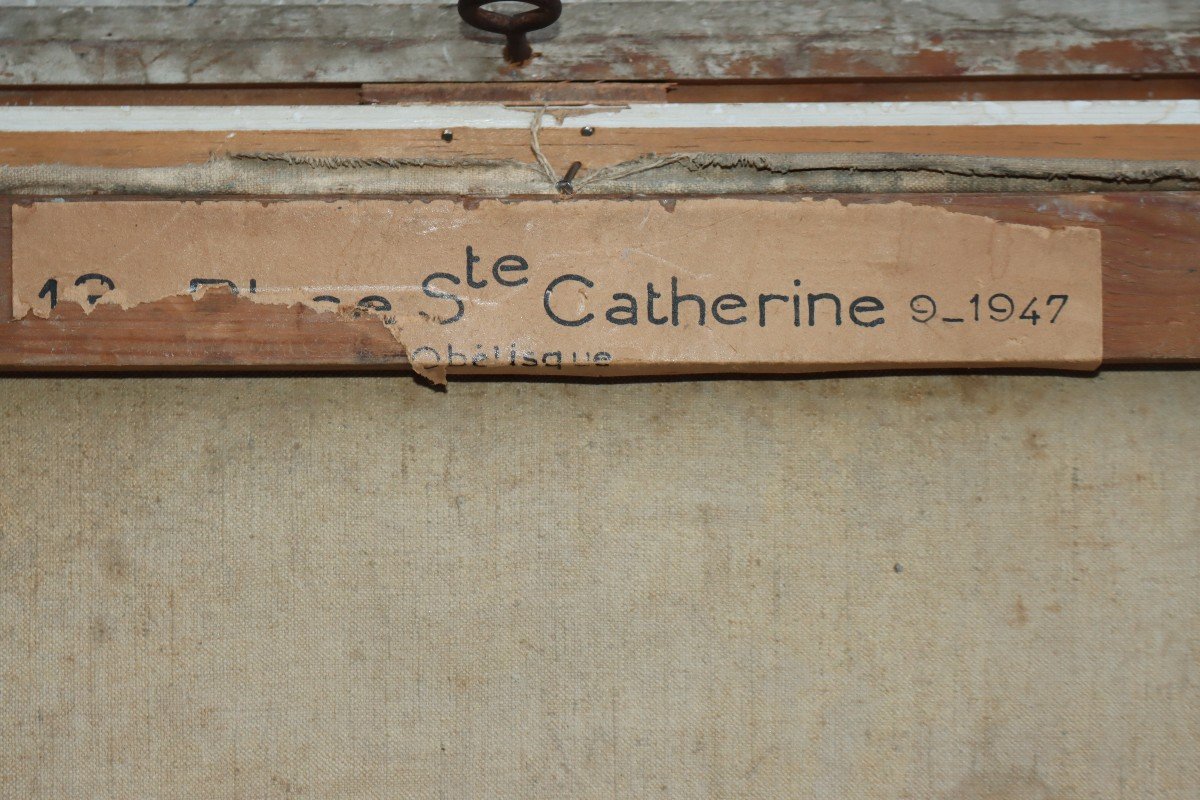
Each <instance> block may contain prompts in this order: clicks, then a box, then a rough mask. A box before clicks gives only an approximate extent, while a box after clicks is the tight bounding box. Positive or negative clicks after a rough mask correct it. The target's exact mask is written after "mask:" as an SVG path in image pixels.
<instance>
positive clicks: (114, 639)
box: [0, 371, 1200, 800]
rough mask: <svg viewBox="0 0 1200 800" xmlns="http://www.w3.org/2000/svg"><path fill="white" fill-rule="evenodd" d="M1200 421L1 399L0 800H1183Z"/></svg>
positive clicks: (745, 390)
mask: <svg viewBox="0 0 1200 800" xmlns="http://www.w3.org/2000/svg"><path fill="white" fill-rule="evenodd" d="M1198 397H1200V372H1186V371H1180V372H1160V373H1156V372H1125V373H1122V372H1112V373H1106V374H1102V375H1101V376H1100V377H1097V378H1067V377H1044V376H1021V377H1016V376H942V377H905V376H902V377H874V378H841V379H833V380H830V379H816V380H778V381H771V380H761V381H703V382H665V383H653V382H645V383H626V384H607V385H592V384H562V383H557V384H556V383H544V384H537V383H518V382H498V383H487V382H480V383H453V382H452V383H451V386H450V388H449V391H448V392H445V393H442V392H436V391H433V390H430V389H428V388H425V387H422V386H419V385H417V384H415V383H414V382H413V381H412V380H411V379H410V378H407V377H371V378H345V377H329V378H288V379H283V378H256V379H230V378H224V379H220V378H214V379H198V378H192V379H166V378H158V379H145V380H135V379H124V380H109V379H83V380H79V379H77V380H49V379H45V380H43V379H8V380H4V381H0V420H2V425H0V797H4V798H22V799H28V800H48V799H49V798H89V799H91V798H96V799H100V798H120V799H121V800H128V799H130V798H196V799H197V800H201V799H202V800H226V799H232V798H431V799H432V798H448V799H450V800H466V799H468V798H504V799H509V798H511V799H512V800H518V799H519V800H536V799H537V798H547V799H549V798H555V799H556V800H557V799H559V798H572V799H576V798H578V799H579V800H584V799H586V798H605V799H606V800H609V799H611V798H652V797H662V798H697V799H700V798H712V799H713V800H716V799H717V798H722V799H723V798H747V799H751V798H753V799H754V800H776V799H777V798H820V799H828V800H833V799H834V798H838V799H840V798H846V799H847V800H872V799H873V798H880V799H882V798H913V800H925V799H926V798H934V799H937V798H946V799H947V800H950V799H951V798H953V799H954V800H962V799H975V798H979V799H980V800H982V799H983V798H987V799H988V800H1068V799H1074V798H1114V800H1115V799H1116V798H1156V799H1161V800H1194V798H1196V797H1197V796H1198V795H1197V791H1198V789H1197V787H1200V695H1198V691H1200V690H1198V689H1197V681H1198V679H1200V580H1198V579H1200V522H1198V519H1200V500H1198V494H1200V492H1198V491H1197V490H1198V487H1200V465H1198V463H1197V458H1196V455H1197V452H1200V421H1198V418H1197V415H1196V413H1195V412H1196V404H1197V398H1198Z"/></svg>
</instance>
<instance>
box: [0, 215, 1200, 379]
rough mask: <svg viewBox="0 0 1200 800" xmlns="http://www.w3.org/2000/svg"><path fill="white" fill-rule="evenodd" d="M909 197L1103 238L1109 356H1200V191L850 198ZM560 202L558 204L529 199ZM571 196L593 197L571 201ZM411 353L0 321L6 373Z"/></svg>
mask: <svg viewBox="0 0 1200 800" xmlns="http://www.w3.org/2000/svg"><path fill="white" fill-rule="evenodd" d="M839 199H841V200H843V201H844V202H851V203H861V202H894V201H896V200H904V201H908V202H912V203H919V204H924V205H936V206H939V207H944V208H950V209H954V210H956V211H961V212H965V213H972V214H980V215H985V216H988V217H991V218H994V219H999V220H1005V221H1011V222H1020V223H1026V224H1035V225H1044V226H1052V227H1053V226H1065V225H1082V226H1088V227H1096V228H1099V229H1100V230H1101V231H1102V234H1103V270H1104V351H1105V363H1107V364H1139V363H1171V362H1200V194H1183V193H1178V194H1175V193H1141V194H1126V195H1107V196H1106V195H888V196H864V195H853V196H842V197H840V198H839ZM527 202H552V201H527ZM574 202H587V201H586V200H583V201H574ZM3 217H4V225H3V226H0V254H3V257H0V313H5V314H6V318H8V319H11V310H10V303H9V298H8V296H7V295H8V292H9V291H10V286H11V262H10V258H9V256H8V254H9V253H10V248H11V238H10V236H9V233H8V218H9V209H8V208H7V207H5V209H4V214H3ZM405 364H406V360H405V355H404V351H403V349H402V348H401V347H400V345H399V344H398V343H397V342H396V340H395V339H394V338H393V337H392V336H391V334H390V333H389V332H388V331H387V330H386V329H385V328H384V326H383V325H382V323H380V322H378V321H377V320H373V319H370V318H361V319H349V318H346V317H341V316H338V315H335V314H327V313H319V312H316V311H312V310H309V309H305V308H302V307H299V306H296V307H291V308H285V307H281V306H268V305H258V304H254V303H251V302H250V301H248V300H244V299H243V300H239V299H237V298H234V297H231V296H228V295H220V294H210V295H208V296H206V297H205V298H204V299H202V300H200V301H195V300H193V299H192V298H191V297H177V298H170V299H167V300H162V301H159V302H155V303H149V304H145V305H142V306H137V307H134V308H132V309H130V310H121V309H120V308H117V307H114V306H99V307H97V308H96V309H95V310H94V311H93V312H92V313H91V314H88V315H85V314H84V313H83V312H82V311H81V310H80V309H78V308H77V307H73V306H69V305H66V304H64V305H62V306H60V308H59V310H58V312H57V313H56V316H54V317H53V318H51V319H37V318H33V317H29V318H26V319H21V320H16V321H9V322H5V323H0V369H4V370H9V371H12V370H45V369H58V370H63V369H71V370H75V369H80V370H90V369H135V368H137V369H142V368H148V369H149V368H153V369H193V368H202V367H203V368H208V367H220V368H231V369H284V368H287V369H292V368H331V367H337V368H343V367H344V368H361V367H379V366H403V365H405Z"/></svg>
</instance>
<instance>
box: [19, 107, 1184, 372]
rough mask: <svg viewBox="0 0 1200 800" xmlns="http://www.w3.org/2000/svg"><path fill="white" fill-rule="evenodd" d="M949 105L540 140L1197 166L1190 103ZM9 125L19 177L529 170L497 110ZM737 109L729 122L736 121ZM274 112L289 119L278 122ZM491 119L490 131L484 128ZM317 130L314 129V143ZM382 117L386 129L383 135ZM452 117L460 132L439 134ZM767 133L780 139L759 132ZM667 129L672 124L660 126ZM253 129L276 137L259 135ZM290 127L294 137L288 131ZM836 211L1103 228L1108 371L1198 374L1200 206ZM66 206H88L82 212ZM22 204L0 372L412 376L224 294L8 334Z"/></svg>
mask: <svg viewBox="0 0 1200 800" xmlns="http://www.w3.org/2000/svg"><path fill="white" fill-rule="evenodd" d="M918 105H920V104H918ZM945 105H946V104H942V106H941V107H938V104H927V105H926V106H923V107H921V108H914V109H911V112H912V113H911V114H910V115H909V116H908V117H905V116H904V114H903V113H901V114H897V113H896V112H895V110H894V109H893V110H892V111H890V112H889V115H880V114H879V113H877V112H878V110H877V109H871V108H868V107H863V108H857V109H856V108H849V107H840V108H838V109H836V110H835V112H836V113H833V112H829V113H828V114H827V115H826V117H824V118H821V119H819V120H817V121H818V123H819V124H811V123H802V124H797V123H796V120H801V121H803V120H806V119H812V117H811V114H812V113H813V112H814V109H812V108H806V109H800V110H799V111H795V110H794V111H793V113H792V116H791V117H788V116H787V114H786V113H785V112H783V111H781V109H779V108H778V107H775V108H761V109H741V111H743V112H745V113H743V114H742V117H744V118H748V119H753V120H756V121H757V126H756V127H743V126H736V127H733V126H729V125H723V124H717V123H712V122H708V123H705V124H697V123H696V120H701V121H703V120H706V119H708V117H706V114H709V112H708V111H707V110H706V109H704V108H699V109H696V108H693V109H692V110H691V112H690V115H689V113H683V112H675V111H668V110H667V109H669V108H681V107H680V106H674V107H669V106H668V107H661V108H655V110H654V112H653V113H648V112H647V111H646V109H644V108H643V109H641V110H640V112H639V113H631V112H632V111H637V109H633V110H626V111H614V110H612V109H594V110H592V111H593V113H589V114H584V115H580V116H571V115H570V112H569V110H568V111H564V112H563V116H561V117H553V116H548V117H547V126H546V128H545V129H544V130H543V131H542V133H541V141H542V148H543V151H544V152H545V154H546V156H547V157H548V158H549V159H550V161H551V162H552V163H554V164H555V165H557V166H564V167H565V165H566V164H568V163H570V162H571V161H575V160H579V161H582V162H583V163H584V165H585V168H586V169H595V168H598V167H600V166H604V165H607V164H611V163H614V162H617V161H621V160H624V159H628V158H632V157H635V156H638V155H642V154H645V153H648V152H658V153H662V152H688V151H691V152H705V151H707V152H762V153H803V152H836V151H841V152H855V151H859V152H880V151H906V152H924V153H943V154H945V153H952V154H963V155H970V154H978V155H1017V156H1038V157H1046V158H1054V157H1091V158H1128V159H1135V160H1136V159H1168V160H1169V159H1175V160H1182V161H1188V160H1191V161H1194V160H1196V159H1200V109H1198V108H1197V107H1196V104H1194V103H1192V104H1190V105H1189V104H1188V103H1187V102H1185V103H1184V104H1168V105H1160V106H1156V107H1150V106H1145V105H1141V106H1137V105H1126V106H1122V105H1121V104H1117V105H1113V106H1110V107H1097V106H1096V105H1087V104H1084V105H1076V106H1074V107H1073V109H1074V111H1075V112H1077V113H1075V115H1074V121H1075V122H1079V121H1083V122H1085V123H1091V124H1064V123H1067V122H1071V121H1072V120H1071V118H1070V116H1063V115H1061V114H1060V115H1059V116H1055V115H1054V114H1051V113H1043V112H1048V107H1041V108H1033V107H1029V106H1021V105H1020V104H1016V105H1010V106H1009V107H1007V108H1004V107H1000V108H992V109H991V110H990V112H988V113H976V114H975V116H974V117H972V118H971V119H970V120H968V122H969V124H955V121H954V120H953V119H951V118H948V117H939V116H938V115H939V114H941V113H943V112H945V111H946V108H945V107H944V106H945ZM1102 105H1103V104H1101V106H1102ZM1067 108H1071V107H1067ZM28 110H30V111H32V110H33V109H28ZM7 111H8V110H7V109H0V163H6V164H9V165H29V164H38V163H47V162H59V163H68V164H78V165H93V166H109V167H124V166H170V165H175V164H184V163H198V162H201V161H204V160H206V159H208V158H211V157H212V156H213V155H214V154H220V153H227V152H234V151H246V150H269V151H276V152H293V153H302V154H306V155H375V156H385V157H387V156H396V155H404V156H414V155H415V156H424V157H442V158H445V157H452V156H453V157H491V158H511V159H516V160H526V161H528V160H530V158H531V156H530V151H529V147H530V141H529V132H528V119H529V114H528V112H527V111H514V112H513V114H512V115H509V114H508V111H507V110H504V109H500V110H497V109H496V108H491V109H481V108H473V109H472V108H467V109H462V108H460V109H458V110H457V111H456V112H455V114H457V116H454V115H449V116H447V115H446V114H444V113H439V112H438V110H437V109H433V110H431V109H429V108H425V109H420V110H419V114H420V118H421V119H422V120H424V121H423V122H422V123H421V124H420V125H417V124H415V123H413V122H412V121H411V120H412V119H415V117H413V116H411V115H410V116H409V117H408V118H407V119H408V120H409V121H408V122H405V121H404V120H405V119H406V118H405V117H404V114H405V113H409V112H405V111H403V110H401V112H400V115H399V116H397V115H396V114H397V112H396V111H393V112H391V114H392V115H391V116H390V117H378V116H377V117H375V118H374V119H375V120H376V121H374V122H372V121H371V120H372V117H371V109H363V110H362V112H363V113H360V115H359V116H357V117H355V116H354V115H342V116H340V117H339V116H337V115H334V114H332V113H330V114H328V115H325V116H322V115H321V114H319V113H317V112H315V111H314V112H309V111H302V113H301V114H300V116H299V120H298V121H296V120H293V122H292V123H287V124H284V123H279V124H273V125H263V124H262V123H261V120H262V119H277V118H278V117H270V115H269V114H268V115H267V116H258V117H255V116H254V114H253V113H251V112H248V111H247V110H246V109H242V110H241V111H240V112H239V115H238V116H239V120H238V121H237V122H236V124H234V123H231V122H228V121H227V122H225V124H224V125H222V124H221V123H220V122H219V121H218V122H214V121H213V120H212V118H211V115H212V114H214V113H215V114H224V113H228V109H215V110H214V109H208V110H207V112H206V113H208V114H209V115H210V118H209V119H208V120H207V121H206V122H205V124H204V125H203V126H199V125H194V124H192V125H191V127H205V128H207V130H187V129H181V128H187V127H189V124H183V123H179V122H178V120H180V119H183V117H181V116H178V112H176V114H177V116H175V117H174V118H172V117H171V116H170V114H160V115H159V116H158V117H157V120H158V121H157V122H156V123H154V124H152V125H151V124H147V123H146V120H147V119H149V118H150V117H146V116H143V117H142V118H141V120H142V121H141V123H137V120H136V115H134V116H133V117H131V116H130V115H129V114H127V113H125V112H121V113H120V114H118V113H116V112H113V114H114V116H111V120H117V121H115V122H113V121H110V122H107V123H106V122H104V119H103V117H102V116H95V115H93V116H89V115H86V114H84V115H74V116H73V117H71V116H69V115H68V116H64V115H63V114H62V113H60V112H58V111H54V110H53V109H52V110H51V112H52V113H51V114H50V115H49V116H42V117H40V119H41V120H42V121H41V122H37V121H36V120H37V119H39V118H36V117H25V118H23V121H19V124H18V122H14V121H13V120H15V119H17V118H16V117H15V116H12V115H9V116H6V113H7ZM736 111H738V109H734V112H735V113H732V114H730V115H729V116H730V118H737V117H738V115H737V113H736ZM972 111H973V112H975V111H978V110H977V109H972ZM1084 112H1086V113H1084ZM272 113H284V114H288V113H292V112H289V111H287V110H285V109H280V110H279V112H272ZM412 113H413V114H416V113H418V112H412ZM55 114H57V115H58V116H57V117H55ZM122 114H124V116H122ZM489 114H490V115H491V118H492V122H491V123H490V124H480V120H481V119H485V118H487V117H488V115H489ZM639 114H640V115H639ZM805 114H810V116H807V117H806V116H805ZM306 115H307V116H306ZM837 115H840V117H839V116H837ZM855 115H857V116H855ZM1089 115H1090V116H1089ZM185 116H186V113H185ZM66 118H71V119H74V120H75V121H74V122H73V123H71V124H70V125H62V124H59V125H58V127H59V128H60V129H58V130H55V129H53V128H54V125H52V124H51V122H53V120H54V119H58V120H60V122H61V120H62V119H66ZM118 118H119V119H118ZM130 119H134V122H130V121H129V120H130ZM170 119H175V120H176V122H175V123H171V122H170V121H169V120H170ZM218 119H219V118H218ZM256 119H257V120H259V122H256V121H255V120H256ZM306 119H307V120H309V121H311V120H314V119H315V120H317V121H318V123H319V124H315V125H312V126H311V128H315V129H308V130H305V129H303V128H304V123H305V120H306ZM379 119H388V120H391V122H389V123H388V125H386V126H385V125H383V124H382V123H381V122H379V121H377V120H379ZM445 119H451V120H452V124H449V125H447V126H446V127H443V124H444V123H443V120H445ZM31 120H32V121H31ZM47 120H50V122H48V121H47ZM164 120H167V121H166V122H164ZM339 120H340V122H339ZM347 120H349V121H350V122H351V123H354V124H353V125H351V124H348V123H347ZM764 120H765V121H766V122H767V123H769V124H765V125H764V124H763V122H764ZM631 121H632V122H631ZM656 121H659V122H665V123H666V124H667V127H657V126H655V124H654V123H655V122H656ZM839 122H841V123H847V122H849V123H853V124H838V123H839ZM913 122H916V123H919V124H910V123H913ZM135 123H137V124H135ZM872 123H874V124H872ZM1056 123H1057V124H1056ZM56 124H57V123H56ZM256 125H262V127H275V128H278V129H276V130H262V129H258V128H256V127H255V126H256ZM289 125H290V127H292V128H293V129H291V130H289V129H288V127H289ZM339 125H340V126H341V127H338V126H339ZM585 125H586V126H589V127H592V128H593V131H592V133H591V135H588V136H584V135H582V133H581V128H582V127H583V126H585ZM62 127H71V128H74V129H72V130H61V128H62ZM297 128H299V129H297ZM447 128H449V129H451V130H452V131H453V137H452V140H451V141H450V142H446V141H444V140H443V137H442V135H441V134H442V131H443V130H445V129H447ZM836 197H837V198H838V199H840V200H842V201H843V202H846V203H880V202H895V201H899V200H902V201H906V202H911V203H915V204H921V205H935V206H939V207H944V208H949V209H952V210H956V211H961V212H964V213H970V214H977V215H983V216H987V217H990V218H992V219H996V220H1002V221H1009V222H1020V223H1027V224H1034V225H1041V226H1047V227H1058V226H1087V227H1094V228H1097V229H1099V230H1100V231H1101V233H1102V237H1103V238H1102V242H1103V249H1102V260H1103V281H1104V358H1105V363H1106V364H1163V363H1190V362H1200V192H1155V191H1138V192H1120V193H1118V192H1114V193H1098V194H1061V193H1059V194H1053V193H1051V194H1047V193H1039V194H923V195H915V194H904V195H897V194H887V195H883V194H854V195H836ZM66 199H67V200H68V201H69V202H88V200H87V199H86V198H83V197H77V198H66ZM162 199H164V200H168V199H169V198H162ZM28 201H29V199H28V198H22V197H18V196H9V197H7V198H4V199H3V203H4V207H3V209H2V210H3V213H0V320H5V321H4V322H2V323H0V369H5V370H45V369H57V370H90V369H194V368H209V367H220V368H237V369H307V368H362V367H381V366H382V367H389V366H390V367H395V366H403V365H404V364H405V363H406V359H405V354H404V352H403V349H402V347H401V346H400V345H399V344H398V343H397V341H396V339H395V338H394V337H393V336H392V335H391V334H390V333H389V332H388V331H387V330H386V329H385V327H384V326H383V325H382V324H381V323H379V322H378V321H376V320H373V319H371V318H368V317H364V318H361V319H350V318H347V317H345V316H339V315H335V314H323V313H318V312H316V311H312V310H308V309H303V308H300V307H293V308H284V307H274V306H265V305H255V304H252V303H250V302H248V301H246V300H239V299H237V298H234V297H230V296H222V295H220V294H210V295H209V296H206V297H205V298H204V299H202V300H200V301H194V300H193V299H191V298H190V297H176V298H168V299H166V300H162V301H157V302H153V303H148V304H145V305H142V306H137V307H134V308H132V309H129V310H121V309H119V308H116V307H109V306H100V307H97V308H96V309H95V310H94V311H93V312H92V313H91V314H87V315H85V314H83V313H82V311H81V310H79V309H77V308H74V307H71V306H66V305H64V306H63V307H62V308H61V309H60V310H59V312H58V313H56V315H55V316H54V317H52V318H51V319H38V318H34V317H29V318H26V319H21V320H13V319H12V314H11V297H10V296H9V292H10V288H11V277H10V269H11V264H10V261H9V253H10V250H11V231H10V227H9V223H10V217H11V214H10V209H11V206H12V204H14V203H21V202H28ZM561 201H562V199H561V198H559V199H556V200H549V199H547V200H541V201H537V200H535V201H531V202H561ZM572 202H587V200H584V199H580V200H577V201H572ZM785 202H786V201H785Z"/></svg>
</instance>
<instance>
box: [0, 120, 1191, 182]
mask: <svg viewBox="0 0 1200 800" xmlns="http://www.w3.org/2000/svg"><path fill="white" fill-rule="evenodd" d="M571 121H572V122H573V123H574V124H570V125H566V126H564V127H562V128H558V127H553V128H544V129H543V130H542V132H541V135H540V139H541V145H542V150H543V152H544V153H545V154H546V156H547V158H549V160H550V161H551V163H552V164H554V165H555V166H556V167H558V168H561V169H565V168H566V165H568V164H570V163H572V162H573V161H580V162H582V164H583V166H584V169H585V170H592V169H595V168H597V167H601V166H604V165H608V164H614V163H617V162H620V161H625V160H627V159H631V158H636V157H638V156H641V155H644V154H646V153H674V152H715V153H804V152H813V153H835V152H841V153H872V152H874V153H879V152H897V153H904V152H907V153H931V154H938V153H941V154H956V155H979V156H1011V157H1042V158H1111V159H1130V158H1137V159H1142V160H1171V159H1176V160H1197V159H1200V126H1193V125H1161V126H1137V125H1113V126H1109V125H1089V126H1077V127H1072V126H1065V125H1054V126H1035V125H1022V126H996V127H961V128H951V127H941V128H928V127H914V128H910V127H875V128H862V127H845V128H774V129H766V128H695V129H669V128H668V129H640V130H639V129H620V128H605V127H598V128H596V129H595V132H594V133H593V134H592V135H591V136H583V135H582V134H581V129H582V127H583V126H585V125H587V124H588V117H587V116H580V117H577V118H572V119H571ZM529 144H530V141H529V133H528V131H523V130H479V129H468V128H459V129H455V130H454V138H453V141H452V142H449V143H447V142H444V141H443V140H442V138H441V131H440V130H424V131H413V130H397V131H303V132H293V131H275V132H270V131H240V132H237V133H236V134H232V135H231V134H229V133H226V132H224V131H208V132H205V131H199V132H191V131H179V132H138V133H120V132H92V133H47V132H36V133H11V132H0V164H7V165H12V166H17V165H27V164H42V163H63V164H79V165H92V166H105V167H151V166H168V165H173V164H198V163H202V162H204V161H206V160H208V159H209V158H211V157H213V156H214V155H222V154H228V153H246V152H276V153H294V154H299V155H307V156H364V157H382V158H409V157H414V158H503V159H514V160H518V161H532V160H533V155H532V153H531V151H530V147H529Z"/></svg>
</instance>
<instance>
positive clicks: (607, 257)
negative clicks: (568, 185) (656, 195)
mask: <svg viewBox="0 0 1200 800" xmlns="http://www.w3.org/2000/svg"><path fill="white" fill-rule="evenodd" d="M1100 263H1101V262H1100V233H1099V232H1098V231H1096V230H1093V229H1087V228H1075V227H1068V228H1058V229H1051V228H1041V227H1034V226H1028V225H1016V224H1009V223H1003V222H998V221H996V220H993V219H990V218H988V217H985V216H977V215H972V214H961V213H955V212H951V211H947V210H945V209H941V208H936V207H928V206H916V205H912V204H909V203H904V202H890V203H880V204H866V203H864V204H849V205H846V204H843V203H841V202H839V201H836V200H786V201H784V200H750V199H688V200H679V201H675V202H660V201H657V200H571V201H559V202H555V201H521V202H504V201H480V202H478V203H476V204H473V205H466V206H464V204H462V203H458V202H454V201H450V200H432V201H407V200H341V201H312V200H304V201H280V202H273V203H263V202H247V201H211V202H200V203H197V202H175V201H163V200H156V201H105V202H71V203H35V204H33V205H30V206H17V207H15V208H14V209H13V284H14V286H13V289H14V293H13V304H14V311H15V314H16V315H17V316H18V317H20V316H24V315H25V314H27V313H30V312H33V313H35V314H37V315H39V316H50V315H53V313H54V309H55V308H56V307H57V305H58V304H59V303H63V302H75V303H79V304H80V305H83V306H84V307H85V308H90V307H94V306H95V305H97V304H101V303H118V304H120V305H122V306H125V307H130V306H133V305H136V304H139V303H147V302H153V301H155V300H159V299H162V298H164V297H168V296H170V295H175V294H181V293H191V294H193V295H196V296H199V295H202V294H203V293H204V292H205V291H208V290H210V289H211V288H212V287H222V288H224V289H226V290H228V291H235V292H237V294H238V295H239V296H240V297H244V298H247V299H249V300H251V301H253V302H259V303H286V304H292V303H302V304H304V305H306V306H310V307H312V308H316V309H324V310H329V311H334V312H340V313H349V312H352V311H353V310H354V309H357V313H359V314H360V315H371V316H376V317H379V318H380V319H382V320H383V321H384V322H385V323H386V324H387V325H388V326H389V328H390V329H391V330H392V331H393V332H394V333H395V334H396V336H397V337H398V338H399V339H400V340H401V341H402V342H403V343H404V345H405V347H406V349H407V351H408V353H409V357H410V360H412V361H413V363H414V365H415V366H417V367H418V368H419V369H422V370H423V371H435V372H440V370H441V369H442V368H444V367H449V368H450V369H451V370H452V371H473V370H487V369H491V370H502V371H504V372H509V373H521V372H546V371H549V372H555V373H562V374H585V375H605V374H664V373H700V372H733V371H752V372H805V371H817V370H830V369H872V368H892V367H919V366H938V367H960V366H997V365H1013V366H1028V367H1033V366H1039V367H1060V368H1078V369H1093V368H1095V367H1096V366H1097V365H1098V364H1099V362H1100V359H1101V355H1102V353H1101V323H1102V320H1101V298H1102V294H1101V268H1100ZM247 308H248V310H247V313H253V309H252V308H250V307H249V306H247ZM197 324H200V323H199V322H198V323H197Z"/></svg>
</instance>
